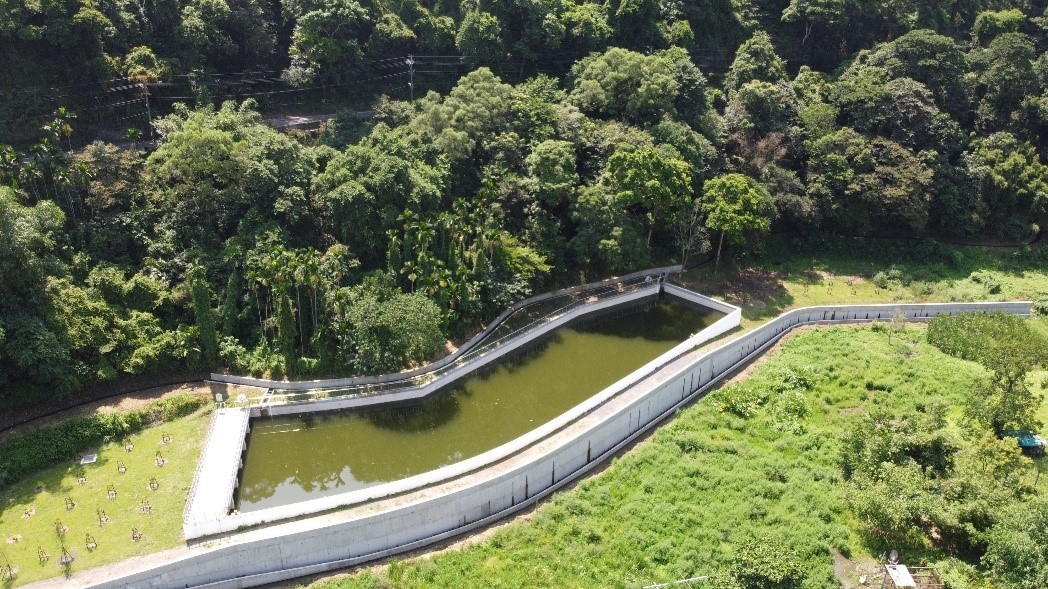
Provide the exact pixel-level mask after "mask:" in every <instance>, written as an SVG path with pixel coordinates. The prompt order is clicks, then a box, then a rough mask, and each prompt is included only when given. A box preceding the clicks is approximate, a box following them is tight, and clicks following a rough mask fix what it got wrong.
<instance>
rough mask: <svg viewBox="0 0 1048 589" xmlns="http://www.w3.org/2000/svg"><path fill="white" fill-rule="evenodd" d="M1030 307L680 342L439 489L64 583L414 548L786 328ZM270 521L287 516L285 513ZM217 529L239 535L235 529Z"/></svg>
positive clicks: (178, 580)
mask: <svg viewBox="0 0 1048 589" xmlns="http://www.w3.org/2000/svg"><path fill="white" fill-rule="evenodd" d="M665 288H666V291H667V292H672V293H673V294H675V296H682V297H683V296H695V297H701V295H698V294H695V293H690V294H689V293H688V291H685V290H684V289H679V287H675V286H672V285H667V286H666V287H665ZM677 289H679V290H677ZM702 298H703V299H704V297H702ZM711 304H718V305H724V304H723V303H717V302H715V301H713V302H712V303H711ZM726 307H727V306H725V308H726ZM1030 308H1031V304H1030V303H1029V302H1014V303H947V304H920V305H853V306H829V307H809V308H802V309H795V310H793V311H789V312H787V313H784V314H783V315H781V316H779V317H777V318H775V319H773V320H771V321H769V322H767V323H765V324H764V325H762V326H760V327H758V328H756V329H754V330H752V331H749V332H747V333H744V334H742V335H740V336H739V337H736V338H735V339H732V340H730V341H727V342H725V343H723V344H720V345H718V346H717V347H715V348H713V349H700V350H696V349H695V342H693V341H691V340H689V341H688V342H684V343H682V344H681V345H680V346H678V347H677V348H675V349H674V350H671V352H668V353H667V354H665V355H663V356H662V357H660V358H659V359H657V360H656V361H653V362H651V363H649V364H648V365H646V366H645V367H643V368H641V369H639V370H637V371H636V372H634V373H633V374H630V375H629V376H628V377H626V378H624V379H622V380H621V381H619V383H616V384H615V385H613V386H612V387H609V388H608V389H605V390H604V391H602V392H601V393H599V394H598V395H596V396H594V397H593V398H591V399H590V400H589V401H587V402H586V403H584V404H583V405H582V406H579V407H577V408H576V410H573V411H572V412H570V415H567V416H565V417H564V419H561V420H557V421H556V422H555V423H550V424H547V426H544V427H543V428H540V430H536V431H535V432H533V434H534V435H532V434H529V435H527V436H524V437H522V438H519V439H518V440H514V442H512V443H511V444H506V445H505V447H500V448H497V449H495V450H493V451H492V452H496V451H497V452H498V455H494V454H492V455H490V456H487V455H485V456H478V457H476V461H475V462H473V463H471V464H469V465H462V463H460V464H456V465H453V467H455V468H461V471H459V472H458V474H456V475H454V476H452V477H450V478H444V477H440V476H438V477H436V478H435V479H434V480H432V481H431V484H426V485H423V486H417V487H414V488H410V489H403V490H401V491H400V492H399V493H388V494H386V495H385V496H384V497H382V498H377V499H375V500H373V501H369V502H365V503H358V504H354V505H349V506H348V507H344V508H340V509H331V510H329V511H326V512H324V513H322V514H319V515H312V516H309V517H304V516H305V514H307V513H309V512H310V511H309V509H311V508H313V507H317V506H316V505H314V506H303V505H302V504H295V506H298V508H299V509H300V513H299V514H298V515H299V516H302V517H298V519H294V520H291V521H284V522H283V523H275V524H270V525H267V526H263V527H257V528H254V529H245V530H243V531H237V532H235V533H231V534H227V535H225V536H222V537H215V538H212V539H210V540H207V541H204V542H197V543H193V544H192V545H190V546H187V547H183V548H178V549H174V550H171V551H168V552H166V553H163V554H162V555H158V557H157V558H154V559H151V560H149V561H141V565H140V566H139V568H138V569H137V570H130V568H129V567H125V569H128V570H129V572H127V573H124V574H122V575H121V576H119V577H117V578H113V576H112V574H111V573H110V572H109V571H107V570H105V569H104V568H100V569H94V570H89V571H83V572H80V573H77V575H76V576H75V577H73V579H72V580H70V581H66V583H67V584H70V585H75V586H80V587H97V588H100V589H101V588H106V589H108V588H116V587H133V588H147V587H148V588H156V589H174V588H179V589H181V588H183V587H213V588H216V589H217V588H241V587H253V586H257V585H262V584H266V583H274V582H278V581H282V580H286V579H292V578H296V577H300V576H304V575H310V574H317V573H322V572H325V571H331V570H336V569H340V568H345V567H348V566H354V565H357V564H361V563H365V562H368V561H372V560H375V559H379V558H385V557H389V556H392V555H396V554H399V553H402V552H406V551H410V550H414V549H418V548H421V547H425V546H427V545H429V544H432V543H434V542H439V541H441V540H444V539H447V538H451V537H454V536H456V535H459V534H463V533H466V532H469V531H472V530H475V529H477V528H481V527H484V526H487V525H489V524H491V523H493V522H495V521H498V520H500V519H502V518H505V517H507V516H509V515H512V514H513V513H516V512H517V511H519V510H521V509H524V508H527V507H528V506H531V505H533V504H534V503H535V502H537V501H539V500H541V499H543V498H545V497H548V496H549V495H550V494H551V493H553V492H555V491H557V490H559V489H561V488H563V487H564V486H565V485H567V484H569V483H571V482H573V481H575V480H577V479H578V478H580V477H581V476H584V475H585V474H586V473H588V472H590V471H591V470H592V469H593V468H594V467H595V466H597V465H599V464H600V463H602V462H603V461H604V460H606V459H607V458H608V457H610V456H612V455H613V454H614V453H615V452H617V451H619V450H620V449H622V448H623V447H625V446H626V445H628V444H630V443H631V442H633V441H634V440H636V439H637V438H638V437H639V436H641V435H644V434H645V433H646V432H647V431H649V430H650V429H651V428H652V427H654V426H655V425H656V424H658V423H660V422H661V421H662V420H664V419H666V418H668V417H671V416H672V415H673V414H674V412H675V411H677V410H678V409H679V408H681V407H683V406H684V405H686V404H688V403H690V402H692V401H694V400H695V399H698V398H700V397H702V396H703V395H704V394H705V393H706V392H707V391H709V390H710V389H711V388H712V387H713V386H715V385H716V384H718V383H719V382H720V380H721V379H722V378H724V376H725V375H727V374H730V373H732V372H733V371H734V370H735V369H737V368H738V367H739V366H741V365H743V364H744V363H746V362H748V361H749V360H750V359H752V358H754V357H755V356H756V355H759V354H761V353H763V352H764V351H765V350H766V349H767V348H768V347H770V346H771V345H773V344H774V343H775V342H776V341H777V340H778V339H779V338H781V337H782V336H783V335H785V334H786V333H788V332H790V331H791V330H792V329H794V328H795V327H797V326H801V325H812V324H833V323H840V322H856V321H872V320H876V319H881V320H885V319H889V318H891V317H892V316H893V315H894V314H897V313H900V312H901V313H902V314H904V315H905V316H906V317H907V318H908V319H909V320H925V319H928V318H931V317H934V316H936V315H940V314H953V313H962V312H987V311H1000V312H1005V313H1012V314H1018V315H1028V314H1029V313H1030ZM740 314H741V313H740V311H739V310H738V309H734V311H731V312H730V313H729V314H728V315H727V316H726V317H725V318H723V319H722V321H725V323H724V324H723V325H721V326H719V327H718V329H721V328H723V329H730V327H727V326H728V325H729V324H730V323H731V322H735V325H738V322H739V318H740ZM729 317H730V319H729ZM718 323H720V322H718ZM711 327H712V326H711ZM711 333H712V332H711ZM722 333H723V332H722ZM241 411H242V412H243V410H241ZM467 462H469V461H467ZM227 464H228V462H227ZM442 470H443V469H442ZM428 474H431V473H427V475H428ZM208 476H211V474H210V473H209V475H208ZM365 491H371V489H365ZM387 491H389V489H387ZM191 502H192V501H191ZM304 503H310V502H304ZM341 505H346V504H345V503H343V504H341ZM286 507H294V506H286ZM303 507H304V508H303ZM330 507H331V508H334V507H339V505H331V506H330ZM265 511H266V510H262V511H259V512H255V513H264V512H265ZM281 515H286V516H287V517H293V513H292V512H291V511H288V512H287V513H286V514H281ZM226 521H228V522H236V525H245V524H242V523H241V522H242V521H243V520H237V519H236V518H233V519H230V520H226ZM268 521H273V520H268ZM246 525H250V524H246ZM222 527H223V528H226V529H227V530H228V529H234V528H228V527H227V526H226V525H225V524H223V525H222ZM201 530H202V529H201ZM219 531H222V530H219ZM156 563H162V564H156Z"/></svg>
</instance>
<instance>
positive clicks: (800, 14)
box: [782, 0, 844, 45]
mask: <svg viewBox="0 0 1048 589" xmlns="http://www.w3.org/2000/svg"><path fill="white" fill-rule="evenodd" d="M843 17H844V0H790V5H789V6H787V7H786V10H783V11H782V20H783V22H799V23H803V24H804V37H803V38H802V39H801V45H807V44H808V38H809V37H811V34H812V30H813V29H814V28H815V25H817V24H822V25H824V26H826V27H832V26H834V25H836V24H838V23H839V22H840V21H841V20H842V18H843Z"/></svg>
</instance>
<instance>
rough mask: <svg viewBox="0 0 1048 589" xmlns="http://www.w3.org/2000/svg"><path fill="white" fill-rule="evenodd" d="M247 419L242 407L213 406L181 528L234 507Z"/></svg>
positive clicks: (248, 413) (248, 425) (217, 517)
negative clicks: (209, 424) (234, 492)
mask: <svg viewBox="0 0 1048 589" xmlns="http://www.w3.org/2000/svg"><path fill="white" fill-rule="evenodd" d="M250 420H251V414H250V412H249V411H248V410H247V409H245V408H226V409H216V410H215V412H214V413H213V414H212V416H211V426H210V427H209V428H208V430H207V435H206V436H204V443H203V450H202V451H201V453H200V460H199V462H197V468H196V472H195V473H194V474H193V484H192V486H191V487H190V489H189V498H188V499H187V500H186V508H185V512H184V513H183V528H186V527H191V526H192V525H193V523H192V522H211V521H216V520H218V519H221V518H223V517H225V516H226V515H227V514H228V513H229V510H230V509H232V508H233V491H234V489H236V486H237V476H238V474H239V472H240V467H241V466H242V462H241V459H242V456H243V454H244V444H246V443H247V432H248V431H249V429H250Z"/></svg>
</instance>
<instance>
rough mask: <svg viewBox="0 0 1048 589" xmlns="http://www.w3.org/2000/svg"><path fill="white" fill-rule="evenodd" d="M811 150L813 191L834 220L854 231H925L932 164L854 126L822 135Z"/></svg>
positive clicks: (814, 197)
mask: <svg viewBox="0 0 1048 589" xmlns="http://www.w3.org/2000/svg"><path fill="white" fill-rule="evenodd" d="M811 152H812V153H811V159H810V160H809V164H808V165H809V170H808V193H809V194H810V195H811V196H812V198H813V199H814V200H815V201H816V202H817V203H819V207H820V208H821V209H822V213H823V215H824V217H825V218H826V219H827V220H828V221H829V222H830V223H831V224H833V225H835V226H837V227H838V228H840V229H842V230H844V231H846V232H848V233H863V232H874V231H891V232H893V233H898V232H900V230H902V231H906V232H907V233H909V234H917V235H919V234H921V233H922V232H923V231H924V228H925V226H926V225H927V223H928V214H929V204H930V201H931V197H930V196H929V194H928V187H929V186H930V185H931V182H932V170H931V168H929V167H928V166H927V165H926V164H924V163H923V162H922V161H920V160H919V159H918V158H917V157H916V156H915V155H914V154H913V153H912V152H910V151H909V150H907V149H906V148H904V147H902V146H901V145H899V144H897V143H895V142H892V141H888V140H886V139H881V138H875V139H873V140H868V139H866V138H865V137H863V136H862V135H860V134H858V133H857V132H855V130H854V129H850V128H848V127H845V128H843V129H840V130H839V131H837V132H835V133H832V134H830V135H827V136H825V137H823V138H821V139H819V140H818V141H816V142H815V143H814V144H813V145H812V148H811Z"/></svg>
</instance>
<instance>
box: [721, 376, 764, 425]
mask: <svg viewBox="0 0 1048 589" xmlns="http://www.w3.org/2000/svg"><path fill="white" fill-rule="evenodd" d="M767 401H768V392H767V391H764V390H762V389H761V387H758V386H755V385H753V384H751V383H741V384H738V385H735V386H733V387H728V388H726V389H724V390H722V391H720V393H719V394H718V395H717V406H718V407H720V410H721V411H727V412H728V413H733V414H735V415H738V416H739V417H744V418H750V417H753V416H754V415H756V414H757V411H759V410H760V408H761V406H762V405H764V403H766V402H767Z"/></svg>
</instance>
